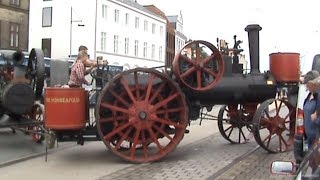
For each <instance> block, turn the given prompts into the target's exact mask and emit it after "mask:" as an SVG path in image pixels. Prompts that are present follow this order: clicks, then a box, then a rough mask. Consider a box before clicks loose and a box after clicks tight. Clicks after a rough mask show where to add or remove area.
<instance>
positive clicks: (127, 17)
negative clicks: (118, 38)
mask: <svg viewBox="0 0 320 180" xmlns="http://www.w3.org/2000/svg"><path fill="white" fill-rule="evenodd" d="M128 24H129V13H126V26H127V25H128Z"/></svg>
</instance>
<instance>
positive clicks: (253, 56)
mask: <svg viewBox="0 0 320 180" xmlns="http://www.w3.org/2000/svg"><path fill="white" fill-rule="evenodd" d="M261 29H262V28H261V27H260V26H259V25H258V24H250V25H248V26H247V27H246V28H245V29H244V30H245V31H247V32H248V40H249V53H250V67H251V73H260V69H259V68H260V65H259V62H260V59H259V58H260V55H259V49H260V48H259V31H260V30H261Z"/></svg>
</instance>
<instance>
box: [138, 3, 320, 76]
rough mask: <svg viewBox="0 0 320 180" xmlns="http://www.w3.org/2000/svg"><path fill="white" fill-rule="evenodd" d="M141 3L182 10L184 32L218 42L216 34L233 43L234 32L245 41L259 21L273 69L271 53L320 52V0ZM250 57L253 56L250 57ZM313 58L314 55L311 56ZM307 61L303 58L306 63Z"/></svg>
mask: <svg viewBox="0 0 320 180" xmlns="http://www.w3.org/2000/svg"><path fill="white" fill-rule="evenodd" d="M137 2H138V3H139V4H141V5H149V4H154V5H156V6H157V7H158V8H159V9H161V10H162V11H163V12H164V13H166V15H177V14H179V12H180V11H182V15H183V19H184V34H185V35H186V36H187V37H188V38H190V39H193V40H196V39H199V40H206V41H209V42H211V43H213V44H214V45H215V44H216V38H221V39H226V40H227V41H228V42H230V44H231V45H233V39H232V38H233V35H237V36H238V38H239V39H240V40H243V41H244V43H243V45H242V48H244V49H245V51H246V56H247V59H248V57H249V56H248V52H247V51H248V48H247V46H248V45H247V34H246V32H245V31H244V28H245V27H246V26H247V25H248V24H251V23H256V24H259V25H260V26H261V27H262V31H260V59H261V69H262V70H268V69H269V65H268V64H269V54H270V53H273V52H298V53H300V54H301V56H305V55H306V54H310V53H311V54H312V53H315V52H319V53H320V11H319V9H320V6H319V5H318V4H319V2H317V0H304V1H303V0H299V1H298V0H219V1H216V0H196V1H191V0H137ZM317 50H318V51H317ZM248 60H249V59H248ZM308 61H310V62H311V61H312V59H310V58H309V59H308ZM305 63H306V62H302V65H303V64H305Z"/></svg>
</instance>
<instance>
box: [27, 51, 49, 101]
mask: <svg viewBox="0 0 320 180" xmlns="http://www.w3.org/2000/svg"><path fill="white" fill-rule="evenodd" d="M27 75H28V76H29V78H30V80H31V85H32V88H33V90H34V93H35V97H36V100H39V99H41V98H42V93H43V86H44V79H45V66H44V54H43V51H42V50H41V49H36V48H34V49H32V50H31V52H30V54H29V61H28V64H27Z"/></svg>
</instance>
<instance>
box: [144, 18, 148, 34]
mask: <svg viewBox="0 0 320 180" xmlns="http://www.w3.org/2000/svg"><path fill="white" fill-rule="evenodd" d="M144 31H146V32H147V31H148V21H146V20H145V21H144Z"/></svg>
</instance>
